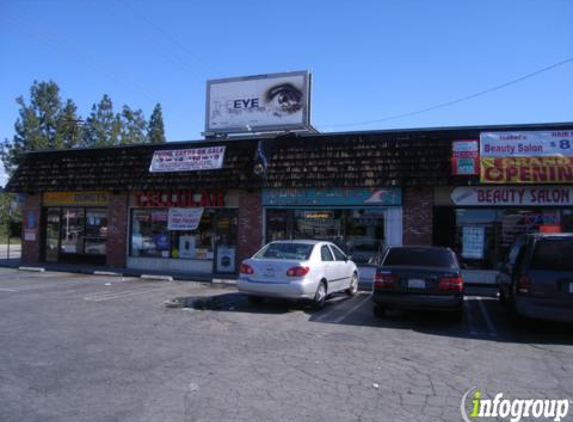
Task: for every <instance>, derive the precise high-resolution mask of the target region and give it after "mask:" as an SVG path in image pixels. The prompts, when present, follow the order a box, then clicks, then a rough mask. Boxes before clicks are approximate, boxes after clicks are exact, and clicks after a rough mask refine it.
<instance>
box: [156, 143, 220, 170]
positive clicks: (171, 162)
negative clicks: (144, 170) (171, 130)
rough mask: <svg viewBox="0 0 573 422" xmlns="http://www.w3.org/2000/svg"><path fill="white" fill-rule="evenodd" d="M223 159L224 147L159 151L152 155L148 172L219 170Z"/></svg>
mask: <svg viewBox="0 0 573 422" xmlns="http://www.w3.org/2000/svg"><path fill="white" fill-rule="evenodd" d="M224 157H225V147H224V146H212V147H205V148H193V149H166V150H159V151H155V152H154V153H153V158H152V159H151V164H150V166H149V171H150V172H151V173H167V172H177V171H198V170H214V169H220V168H222V167H223V159H224Z"/></svg>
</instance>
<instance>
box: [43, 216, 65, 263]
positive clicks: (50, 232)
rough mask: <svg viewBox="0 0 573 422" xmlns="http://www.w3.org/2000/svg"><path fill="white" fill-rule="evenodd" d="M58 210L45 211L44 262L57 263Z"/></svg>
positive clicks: (58, 242) (58, 243) (58, 237)
mask: <svg viewBox="0 0 573 422" xmlns="http://www.w3.org/2000/svg"><path fill="white" fill-rule="evenodd" d="M60 215H61V214H60V208H48V210H47V211H46V236H45V243H44V251H45V252H44V253H45V259H46V262H57V261H58V251H59V249H60Z"/></svg>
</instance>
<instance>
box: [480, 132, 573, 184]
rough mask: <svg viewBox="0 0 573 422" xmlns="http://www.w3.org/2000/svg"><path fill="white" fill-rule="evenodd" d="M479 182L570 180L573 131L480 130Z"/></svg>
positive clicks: (556, 181) (563, 181) (506, 182)
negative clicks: (481, 131)
mask: <svg viewBox="0 0 573 422" xmlns="http://www.w3.org/2000/svg"><path fill="white" fill-rule="evenodd" d="M480 167H481V182H482V183H500V184H504V183H505V184H520V183H571V182H573V131H560V130H557V131H529V132H483V133H481V135H480Z"/></svg>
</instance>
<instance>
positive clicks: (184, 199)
mask: <svg viewBox="0 0 573 422" xmlns="http://www.w3.org/2000/svg"><path fill="white" fill-rule="evenodd" d="M133 205H134V206H136V207H223V206H225V192H224V191H222V190H206V189H197V190H194V189H165V190H146V191H135V192H134V193H133Z"/></svg>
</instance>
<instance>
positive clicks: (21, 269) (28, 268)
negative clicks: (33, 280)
mask: <svg viewBox="0 0 573 422" xmlns="http://www.w3.org/2000/svg"><path fill="white" fill-rule="evenodd" d="M18 270H19V271H30V272H34V273H43V272H46V269H45V268H41V267H18Z"/></svg>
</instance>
